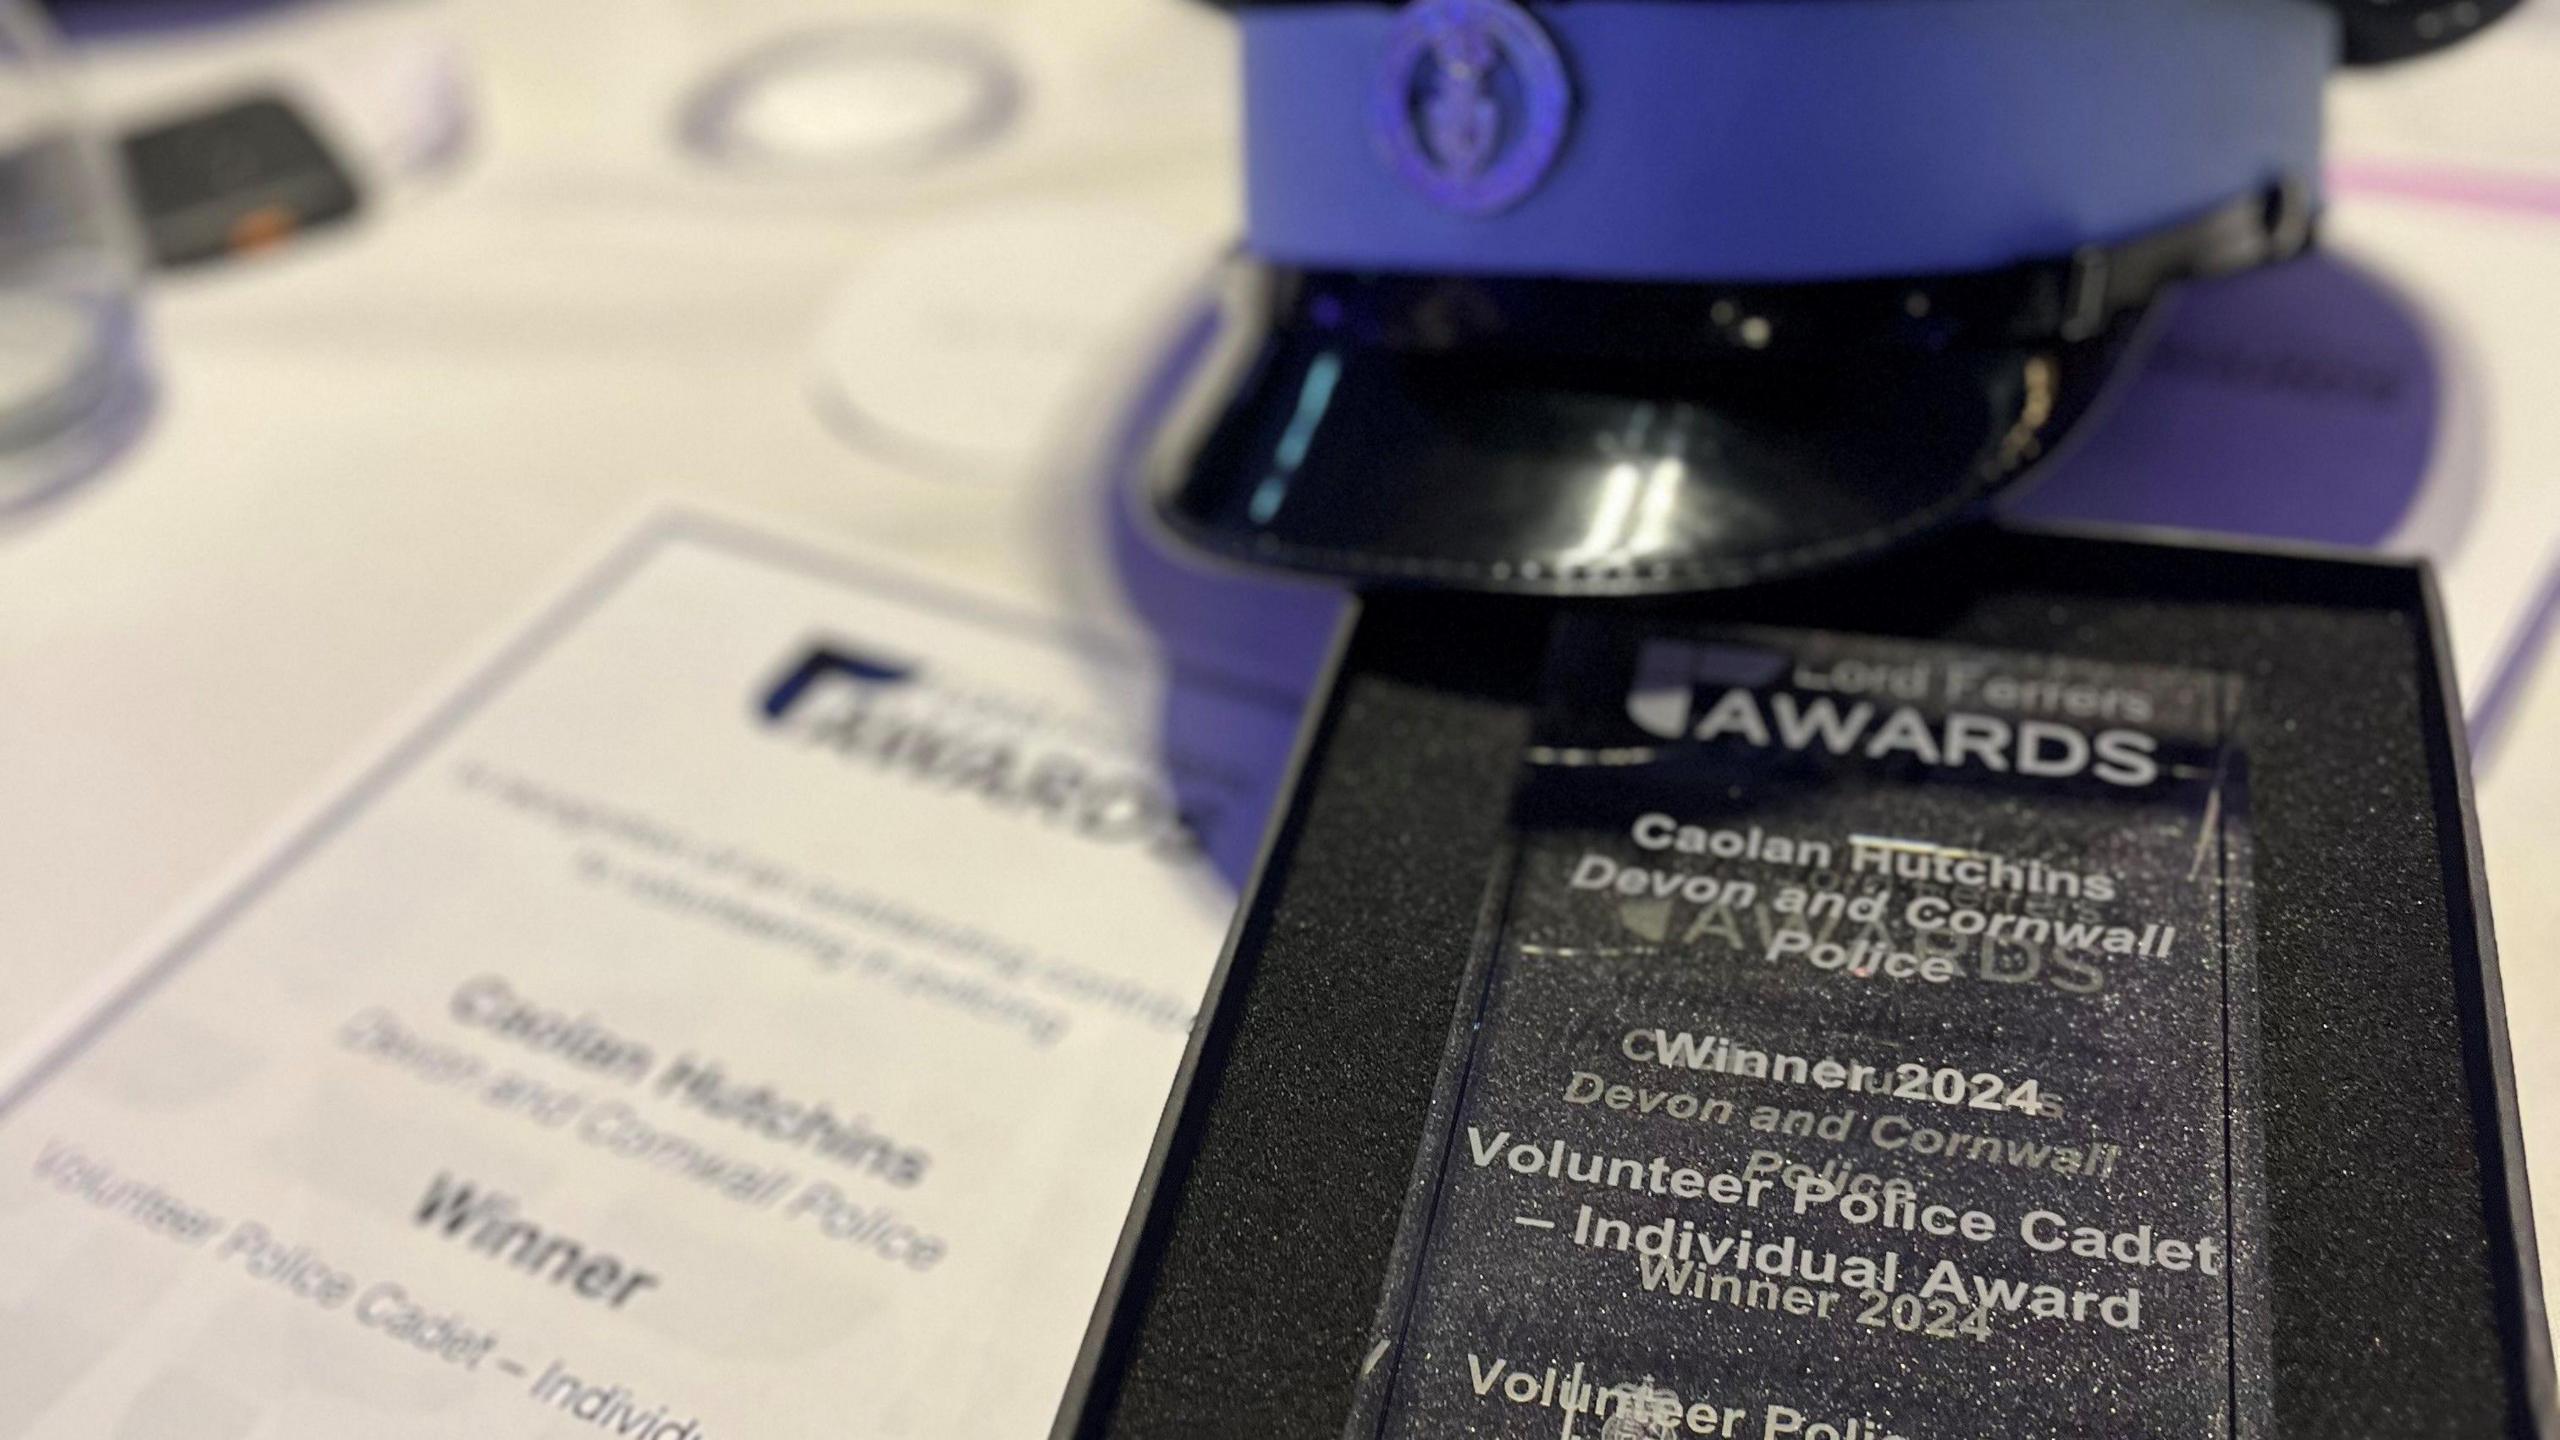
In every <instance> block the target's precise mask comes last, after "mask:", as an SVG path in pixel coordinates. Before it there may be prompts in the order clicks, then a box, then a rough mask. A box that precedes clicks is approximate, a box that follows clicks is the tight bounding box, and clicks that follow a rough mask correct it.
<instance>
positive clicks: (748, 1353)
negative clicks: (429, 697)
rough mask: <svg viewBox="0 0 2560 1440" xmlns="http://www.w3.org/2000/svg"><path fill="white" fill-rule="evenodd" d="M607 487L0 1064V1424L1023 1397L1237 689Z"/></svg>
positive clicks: (1244, 758)
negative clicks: (200, 885) (551, 576)
mask: <svg viewBox="0 0 2560 1440" xmlns="http://www.w3.org/2000/svg"><path fill="white" fill-rule="evenodd" d="M1169 683H1171V682H1169V681H1168V680H1167V678H1166V673H1165V671H1164V670H1163V669H1162V668H1160V667H1158V666H1156V665H1154V664H1152V663H1151V662H1148V661H1146V660H1143V659H1140V658H1138V657H1136V656H1134V655H1132V654H1131V653H1128V652H1126V651H1122V650H1119V649H1116V648H1114V647H1113V646H1112V645H1110V644H1109V643H1107V642H1103V641H1098V640H1095V639H1093V638H1090V637H1084V636H1080V635H1078V634H1076V633H1074V632H1073V631H1072V629H1071V627H1068V626H1066V625H1063V624H1060V623H1057V622H1055V621H1053V620H1050V619H1047V618H1044V617H1039V616H1032V615H1025V614H1020V613H1016V612H1012V611H1009V610H1007V609H1005V608H1004V607H1002V606H999V605H995V604H992V603H989V602H984V601H978V600H971V599H965V598H955V597H952V596H948V595H943V594H938V593H935V592H934V591H933V590H931V589H930V588H928V587H924V586H920V585H917V584H914V583H912V582H908V581H904V580H900V579H895V578H886V577H883V576H881V575H877V574H873V573H869V572H867V571H865V570H863V569H861V568H857V567H848V566H845V565H842V564H840V563H838V562H836V561H833V560H830V559H827V558H824V557H817V556H813V555H810V554H808V553H806V552H802V551H799V550H797V549H795V548H793V547H791V546H788V545H785V544H783V543H780V542H777V541H773V540H770V539H765V538H761V537H757V536H755V535H752V534H749V533H745V532H740V531H736V530H733V529H730V528H728V527H726V526H723V525H717V524H712V523H708V522H702V521H696V520H690V519H683V518H677V519H669V520H662V521H660V522H657V523H654V524H652V525H650V526H648V527H646V528H645V529H644V530H643V532H642V533H641V534H640V535H639V536H638V537H637V538H636V539H635V540H633V541H632V542H631V543H630V544H629V545H627V546H625V547H624V548H623V549H621V550H620V551H619V552H617V554H616V555H615V557H614V558H613V559H612V560H611V561H610V562H609V563H608V564H607V565H606V566H605V567H604V568H603V569H602V570H601V571H600V572H598V573H597V574H596V575H595V576H593V577H592V578H591V579H589V580H588V581H587V582H585V583H584V584H582V585H580V586H579V587H578V588H576V589H575V590H574V591H573V592H572V593H571V594H570V595H569V596H568V597H567V598H566V599H565V600H564V601H563V602H561V603H560V604H559V605H558V606H557V607H555V608H554V609H553V610H552V611H551V612H550V613H548V614H547V615H546V616H545V617H544V618H543V619H541V620H540V621H539V622H538V623H537V624H536V625H535V626H534V627H533V628H532V629H531V630H530V631H528V632H527V633H526V634H525V635H523V636H522V637H521V638H520V639H518V640H517V641H516V642H515V643H514V644H513V645H512V646H511V647H509V648H508V649H507V650H506V651H505V652H503V653H502V654H501V655H500V656H499V657H498V658H497V659H496V660H495V661H494V662H492V663H491V664H490V665H489V666H488V667H486V668H485V669H484V670H483V671H481V672H480V673H479V674H478V675H477V676H476V677H475V678H474V679H473V680H472V681H471V682H470V683H468V684H467V685H466V686H465V687H464V689H463V690H462V691H461V692H460V693H459V694H458V695H457V696H455V697H454V698H453V699H452V700H451V701H449V702H448V703H447V704H445V705H444V706H443V707H442V708H441V709H439V710H438V711H437V712H435V714H434V715H433V716H432V717H431V718H430V719H429V720H428V721H427V722H426V723H425V724H424V725H423V726H422V728H420V729H419V730H418V731H416V732H415V733H414V734H412V735H411V736H410V737H409V738H407V739H406V740H405V741H403V742H402V743H400V744H399V745H397V746H396V747H394V749H393V751H392V752H391V753H390V754H389V755H388V756H387V757H385V758H384V759H383V760H382V761H381V762H380V763H379V764H377V765H376V766H374V767H373V768H372V769H371V770H369V771H368V772H367V773H366V774H365V775H364V776H363V777H362V778H361V779H360V780H359V781H358V782H357V783H356V784H355V785H354V786H353V787H352V788H351V789H349V790H348V791H347V792H346V793H345V794H344V795H342V796H341V797H339V798H338V799H336V800H335V801H333V802H332V803H331V804H329V805H328V806H327V807H326V808H325V809H323V810H322V811H321V812H320V813H319V814H318V815H317V817H316V818H315V819H314V820H313V821H312V822H311V823H310V824H309V825H307V826H306V827H305V828H304V829H303V830H302V831H301V832H300V833H299V834H297V835H296V836H295V837H294V838H293V839H291V840H290V841H288V842H287V843H285V844H284V845H283V846H282V847H281V848H279V849H278V850H277V851H276V852H275V853H274V854H272V855H270V856H268V857H267V858H266V859H265V860H264V861H263V862H261V863H260V864H258V865H257V866H256V867H254V868H253V869H252V870H251V871H250V872H248V874H247V875H246V877H245V878H244V879H243V881H242V882H241V883H240V884H239V885H238V886H236V887H235V888H234V889H232V890H231V891H230V892H229V893H227V894H226V895H224V896H223V897H222V898H221V899H220V900H219V901H218V902H217V903H216V904H214V905H213V906H212V907H211V908H210V909H209V910H208V911H206V912H205V913H204V914H202V915H201V916H200V917H198V918H196V919H195V920H194V921H192V923H190V924H189V925H188V926H187V927H185V928H184V929H182V930H180V931H178V932H176V933H175V934H174V935H173V937H172V938H171V939H169V940H168V941H167V942H165V943H163V944H160V945H157V946H155V947H153V948H152V949H151V950H150V951H149V952H148V953H146V954H145V955H144V956H142V957H140V961H139V964H138V967H137V969H136V970H135V972H134V974H133V976H132V978H131V979H130V981H129V982H127V983H125V984H124V985H122V986H121V987H120V988H118V989H116V990H114V991H113V992H112V993H111V995H110V997H109V998H108V999H106V1000H104V1001H103V1002H101V1003H100V1004H99V1005H97V1006H96V1007H94V1008H93V1009H91V1010H90V1011H88V1012H87V1013H84V1014H82V1015H80V1016H77V1017H75V1018H74V1019H73V1021H72V1022H71V1023H69V1024H68V1025H67V1026H66V1027H65V1028H64V1029H63V1030H62V1031H61V1032H60V1033H58V1034H57V1035H56V1036H54V1037H53V1038H52V1039H51V1041H50V1042H49V1043H48V1044H46V1045H44V1046H43V1047H41V1048H40V1049H39V1050H38V1051H37V1052H36V1053H35V1054H34V1055H33V1056H32V1057H31V1058H30V1061H29V1063H28V1064H27V1065H26V1066H25V1067H24V1068H23V1069H21V1070H19V1071H16V1072H14V1073H12V1074H11V1075H9V1076H8V1077H7V1078H6V1080H5V1082H0V1083H4V1084H5V1088H0V1252H4V1253H5V1254H6V1255H7V1256H8V1257H9V1258H8V1260H7V1262H6V1264H5V1265H0V1356H5V1357H6V1359H5V1362H0V1369H5V1372H6V1374H7V1376H8V1383H7V1384H5V1385H0V1432H5V1433H7V1434H10V1435H22V1436H38V1437H55V1436H60V1437H70V1436H80V1437H90V1436H99V1435H110V1434H112V1435H117V1436H122V1437H129V1440H140V1437H153V1436H180V1435H183V1436H186V1437H189V1440H225V1437H233V1436H252V1435H256V1436H265V1435H366V1436H374V1437H409V1436H417V1437H425V1436H435V1437H449V1436H454V1435H473V1436H534V1435H543V1436H571V1435H579V1434H587V1433H602V1434H610V1435H621V1436H640V1437H645V1440H728V1437H740V1436H757V1437H795V1436H808V1437H818V1436H825V1437H830V1440H833V1437H846V1436H855V1437H860V1436H903V1435H939V1434H953V1433H964V1432H965V1433H971V1434H1034V1433H1038V1432H1040V1431H1041V1430H1043V1429H1044V1428H1045V1427H1046V1426H1047V1424H1048V1422H1049V1420H1050V1417H1051V1413H1052V1411H1053V1410H1054V1408H1055V1406H1056V1404H1057V1397H1058V1394H1059V1391H1060V1389H1061V1388H1062V1386H1063V1385H1064V1383H1065V1379H1066V1376H1067V1372H1068V1369H1069V1366H1070V1364H1071V1363H1072V1360H1073V1357H1074V1354H1075V1350H1076V1347H1077V1344H1078V1343H1079V1341H1080V1340H1081V1338H1082V1335H1083V1330H1084V1325H1085V1321H1086V1318H1087V1316H1088V1313H1089V1311H1090V1309H1091V1306H1092V1304H1093V1300H1094V1296H1095V1294H1096V1291H1097V1289H1098V1287H1099V1286H1100V1284H1101V1282H1102V1279H1103V1275H1104V1271H1105V1269H1106V1266H1107V1264H1108V1261H1109V1257H1110V1253H1111V1249H1112V1246H1113V1244H1114V1243H1115V1241H1116V1239H1117V1236H1118V1233H1119V1229H1120V1226H1121V1223H1122V1221H1123V1219H1124V1217H1125V1215H1126V1213H1127V1209H1128V1205H1129V1200H1130V1195H1131V1191H1132V1188H1133V1187H1134V1185H1135V1183H1136V1181H1137V1178H1138V1174H1139V1170H1140V1167H1141V1165H1142V1163H1143V1160H1144V1157H1145V1155H1146V1151H1147V1147H1148V1145H1149V1142H1150V1140H1151V1138H1152V1136H1153V1134H1154V1130H1155V1125H1156V1121H1157V1118H1158V1115H1159V1113H1160V1111H1161V1107H1162V1104H1163V1099H1164V1095H1165V1091H1166V1087H1167V1085H1168V1084H1169V1082H1170V1081H1171V1079H1172V1076H1173V1073H1174V1070H1175V1067H1176V1065H1177V1063H1178V1061H1179V1060H1180V1057H1181V1054H1182V1050H1183V1045H1184V1043H1185V1038H1186V1034H1187V1031H1188V1027H1189V1023H1190V1018H1191V1015H1192V1011H1193V1008H1194V1006H1195V1005H1196V1003H1197V1001H1198V998H1199V995H1200V992H1201V989H1202V987H1203V985H1204V984H1205V983H1206V981H1207V979H1208V976H1209V973H1210V969H1211V967H1212V965H1213V963H1214V961H1215V959H1216V956H1217V954H1218V950H1219V946H1220V943H1221V940H1222V939H1223V936H1224V934H1225V930H1226V926H1227V923H1228V919H1229V914H1230V911H1231V909H1232V906H1233V903H1234V897H1233V894H1232V892H1231V890H1230V889H1229V887H1228V885H1227V884H1226V883H1225V882H1223V881H1222V880H1221V879H1220V878H1219V876H1218V875H1217V873H1216V871H1215V870H1214V869H1213V868H1212V867H1211V865H1210V864H1209V863H1208V860H1207V858H1206V851H1207V847H1209V846H1211V845H1218V846H1220V847H1221V848H1222V849H1224V848H1227V847H1231V846H1232V845H1233V844H1234V843H1236V841H1237V839H1238V838H1239V837H1238V835H1236V834H1235V833H1233V832H1236V831H1237V830H1238V829H1239V828H1240V827H1243V828H1250V827H1257V826H1258V825H1259V824H1260V817H1261V814H1262V811H1263V807H1264V806H1265V804H1266V803H1267V800H1268V797H1269V793H1270V790H1271V787H1272V785H1273V783H1274V781H1275V779H1276V773H1277V770H1278V768H1279V766H1280V764H1281V763H1282V762H1283V761H1284V760H1285V756H1286V754H1287V752H1288V748H1289V745H1290V743H1291V735H1292V732H1293V731H1294V728H1295V723H1296V714H1295V710H1294V706H1293V704H1292V703H1291V701H1290V699H1289V697H1285V696H1277V695H1273V694H1271V693H1267V692H1264V691H1261V690H1257V689H1256V688H1254V687H1253V686H1251V685H1250V684H1246V683H1228V682H1223V681H1220V680H1217V679H1215V678H1208V677H1201V676H1196V675H1192V674H1189V673H1187V672H1186V673H1185V674H1184V675H1183V676H1182V678H1181V683H1182V684H1183V686H1184V690H1185V693H1184V695H1183V710H1182V713H1183V714H1184V715H1185V716H1186V717H1193V718H1196V719H1197V720H1198V722H1199V723H1197V724H1186V725H1185V727H1184V733H1182V734H1180V735H1177V736H1171V737H1165V736H1160V735H1159V734H1158V733H1157V731H1158V729H1159V728H1160V727H1159V723H1158V721H1159V717H1160V716H1161V714H1162V713H1163V708H1164V707H1163V701H1164V697H1165V694H1166V686H1167V685H1168V684H1169Z"/></svg>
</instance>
